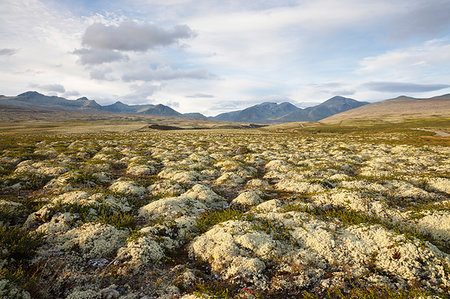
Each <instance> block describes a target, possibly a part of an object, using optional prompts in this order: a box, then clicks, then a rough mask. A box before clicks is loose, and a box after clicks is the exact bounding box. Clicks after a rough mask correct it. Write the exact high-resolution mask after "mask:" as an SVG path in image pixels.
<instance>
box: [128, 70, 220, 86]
mask: <svg viewBox="0 0 450 299" xmlns="http://www.w3.org/2000/svg"><path fill="white" fill-rule="evenodd" d="M213 78H215V75H213V74H211V73H210V72H208V71H207V70H205V69H192V70H174V69H172V68H171V67H169V66H162V67H158V68H156V69H152V68H148V69H144V68H142V69H140V70H135V71H131V72H129V73H125V74H124V75H123V76H122V79H123V80H124V81H126V82H131V81H167V80H175V79H213Z"/></svg>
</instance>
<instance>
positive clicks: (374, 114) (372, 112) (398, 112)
mask: <svg viewBox="0 0 450 299" xmlns="http://www.w3.org/2000/svg"><path fill="white" fill-rule="evenodd" d="M449 116H450V94H446V95H442V96H437V97H433V98H428V99H416V98H412V97H406V96H400V97H397V98H394V99H389V100H385V101H381V102H376V103H372V104H369V105H365V106H363V107H359V108H356V109H352V110H348V111H345V112H341V113H339V114H335V115H333V116H330V117H328V118H325V119H323V120H322V121H321V122H324V123H336V122H342V121H352V120H369V119H379V120H384V121H386V120H390V121H395V120H403V119H406V118H416V117H449Z"/></svg>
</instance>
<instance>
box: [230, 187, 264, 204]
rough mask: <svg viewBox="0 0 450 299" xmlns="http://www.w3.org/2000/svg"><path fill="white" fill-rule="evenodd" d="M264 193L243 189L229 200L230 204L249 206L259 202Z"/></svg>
mask: <svg viewBox="0 0 450 299" xmlns="http://www.w3.org/2000/svg"><path fill="white" fill-rule="evenodd" d="M263 195H264V193H263V192H262V191H259V190H250V191H245V192H242V193H241V194H239V196H238V197H236V198H235V199H233V200H232V201H231V205H232V206H242V207H251V206H255V205H258V204H260V203H261V202H262V201H263V200H262V198H261V196H263Z"/></svg>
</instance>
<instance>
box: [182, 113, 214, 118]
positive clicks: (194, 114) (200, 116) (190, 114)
mask: <svg viewBox="0 0 450 299" xmlns="http://www.w3.org/2000/svg"><path fill="white" fill-rule="evenodd" d="M183 116H184V117H187V118H194V119H208V118H207V117H206V116H204V115H203V114H201V113H198V112H194V113H183Z"/></svg>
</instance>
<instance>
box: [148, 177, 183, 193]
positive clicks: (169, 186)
mask: <svg viewBox="0 0 450 299" xmlns="http://www.w3.org/2000/svg"><path fill="white" fill-rule="evenodd" d="M147 189H148V191H149V192H150V193H151V194H152V195H153V196H177V195H181V194H182V193H184V192H185V191H186V190H184V188H183V187H181V186H180V184H178V183H176V182H172V181H170V180H162V181H158V182H156V183H154V184H153V185H150V186H148V188H147Z"/></svg>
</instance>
